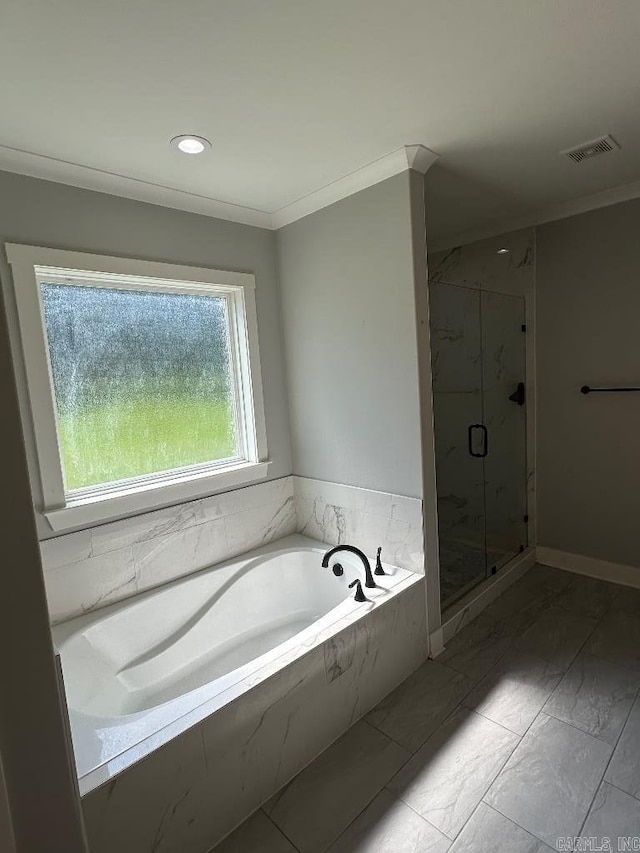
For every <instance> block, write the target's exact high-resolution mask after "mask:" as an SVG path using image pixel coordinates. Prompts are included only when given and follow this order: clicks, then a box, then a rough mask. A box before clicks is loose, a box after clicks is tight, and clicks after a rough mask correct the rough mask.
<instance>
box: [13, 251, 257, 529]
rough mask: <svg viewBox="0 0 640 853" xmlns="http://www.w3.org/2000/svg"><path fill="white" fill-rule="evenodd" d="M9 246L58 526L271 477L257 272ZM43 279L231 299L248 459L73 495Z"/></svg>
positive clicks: (50, 508) (49, 511) (42, 469)
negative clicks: (68, 489)
mask: <svg viewBox="0 0 640 853" xmlns="http://www.w3.org/2000/svg"><path fill="white" fill-rule="evenodd" d="M6 251H7V257H8V260H9V263H10V264H11V269H12V274H13V283H14V289H15V295H16V304H17V307H18V321H19V325H20V333H21V338H22V350H23V355H24V363H25V369H26V375H27V394H28V398H29V404H30V408H31V415H32V418H33V431H34V435H35V442H36V452H37V458H38V466H39V473H40V480H41V485H42V495H43V508H42V509H43V514H44V515H45V517H46V518H47V520H48V521H49V524H50V525H51V527H52V528H53V530H56V531H58V530H66V529H69V528H72V527H79V526H82V525H86V524H90V523H92V522H100V521H106V520H108V519H110V518H114V517H116V516H123V515H128V514H134V513H137V512H145V511H147V510H151V509H154V508H156V507H158V506H164V505H167V504H171V503H178V502H181V501H185V500H193V499H194V498H197V497H202V496H203V495H208V494H214V493H216V492H220V491H224V490H225V489H229V488H233V487H236V486H239V485H245V484H247V483H250V482H254V481H256V480H259V479H263V478H264V477H266V476H267V470H268V465H269V461H268V452H267V434H266V427H265V417H264V400H263V393H262V376H261V370H260V352H259V345H258V321H257V313H256V300H255V278H254V276H253V275H251V274H250V273H240V272H229V271H226V270H214V269H205V268H200V267H191V266H180V265H177V264H167V263H160V262H155V261H141V260H132V259H128V258H115V257H108V256H106V255H92V254H87V253H85V252H70V251H65V250H61V249H49V248H44V247H39V246H25V245H19V244H15V243H8V244H7V245H6ZM79 272H80V273H86V282H85V283H84V284H83V283H82V282H81V281H79V279H78V273H79ZM71 274H73V276H72V275H71ZM65 277H66V281H65ZM41 278H44V279H46V281H47V282H51V283H68V284H73V285H75V286H78V287H82V286H94V287H96V286H98V287H102V286H104V287H114V288H117V289H120V290H122V289H133V290H147V291H148V290H151V291H154V292H169V293H195V294H200V295H202V294H207V295H215V296H224V297H225V299H226V303H227V309H228V317H229V326H230V341H231V346H232V348H233V351H234V361H235V364H236V365H237V368H238V370H237V371H235V372H234V375H235V374H237V375H235V379H236V399H237V401H238V410H239V411H237V412H236V422H237V424H238V426H239V429H238V444H239V452H240V454H241V458H237V459H233V460H225V461H223V462H212V463H210V464H205V465H194V466H189V467H187V468H183V469H174V470H172V471H168V472H164V473H160V474H155V475H149V476H148V477H139V478H136V479H135V480H130V481H123V482H121V483H116V484H111V485H109V486H99V487H95V488H87V489H79V490H76V491H74V492H73V493H70V495H69V496H68V497H67V495H66V494H65V488H64V476H63V468H62V454H61V448H60V442H59V438H58V416H57V406H56V400H55V392H54V388H53V378H52V374H51V365H50V360H49V346H48V341H47V334H46V328H45V324H44V312H43V306H42V294H41V288H40V279H41Z"/></svg>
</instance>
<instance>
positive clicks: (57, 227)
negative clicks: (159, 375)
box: [0, 172, 291, 535]
mask: <svg viewBox="0 0 640 853" xmlns="http://www.w3.org/2000/svg"><path fill="white" fill-rule="evenodd" d="M5 242H14V243H30V244H34V245H40V246H50V247H53V248H60V249H71V250H77V251H85V252H95V253H99V254H110V255H119V256H124V257H131V258H142V259H148V260H154V261H166V262H170V263H179V264H192V265H195V266H203V267H215V268H219V269H228V270H239V271H244V272H252V273H254V274H255V276H256V300H257V308H258V324H259V337H260V356H261V363H262V378H263V385H264V397H265V414H266V422H267V435H268V440H269V458H270V459H271V460H272V465H271V467H270V469H269V477H270V478H272V479H273V478H277V477H282V476H285V475H288V474H290V473H291V449H290V443H289V425H288V411H287V409H288V407H287V395H286V384H285V376H284V369H283V354H282V332H281V321H280V306H279V298H278V282H277V257H276V237H275V234H274V233H273V232H271V231H266V230H264V229H260V228H253V227H250V226H246V225H238V224H235V223H232V222H225V221H222V220H218V219H211V218H209V217H205V216H198V215H196V214H192V213H184V212H182V211H177V210H171V209H169V208H165V207H159V206H155V205H150V204H144V203H142V202H137V201H131V200H129V199H124V198H117V197H116V196H110V195H105V194H102V193H96V192H91V191H89V190H82V189H77V188H75V187H69V186H66V185H63V184H56V183H50V182H47V181H41V180H37V179H35V178H27V177H24V176H22V175H14V174H11V173H8V172H0V243H1V244H4V243H5ZM0 278H1V279H2V285H3V289H4V293H5V298H6V300H7V304H8V313H9V323H10V333H11V335H12V337H14V336H15V335H16V334H17V332H16V329H17V324H16V317H15V305H14V297H13V289H12V287H11V286H10V272H9V267H8V265H7V262H6V257H5V254H4V251H2V252H1V253H0ZM17 349H19V348H16V347H14V352H15V351H16V350H17ZM17 369H18V382H19V386H20V388H21V390H22V391H23V393H22V394H21V397H22V402H23V404H24V380H23V371H22V365H21V364H18V365H17ZM2 397H4V389H3V388H0V398H2ZM23 409H24V405H23ZM26 441H27V452H28V457H29V465H30V470H31V474H32V486H33V490H34V500H35V504H36V507H37V508H39V507H40V505H41V498H40V494H39V492H40V484H39V480H38V477H37V476H36V475H35V471H36V466H35V464H34V443H33V436H32V433H31V430H30V429H28V428H27V432H26ZM39 527H40V533H41V535H46V533H47V527H48V526H47V525H46V522H44V520H43V519H39Z"/></svg>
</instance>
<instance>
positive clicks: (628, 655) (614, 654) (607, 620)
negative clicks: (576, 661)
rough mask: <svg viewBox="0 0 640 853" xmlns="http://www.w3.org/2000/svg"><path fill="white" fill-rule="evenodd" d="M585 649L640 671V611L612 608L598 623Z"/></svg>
mask: <svg viewBox="0 0 640 853" xmlns="http://www.w3.org/2000/svg"><path fill="white" fill-rule="evenodd" d="M584 650H585V651H586V652H588V653H589V654H591V655H595V656H596V657H600V658H606V659H607V660H610V661H613V663H619V664H622V665H623V666H628V667H632V668H633V669H634V670H635V671H636V672H640V612H637V613H636V612H633V613H627V612H626V611H617V610H610V611H609V612H608V613H607V614H606V615H605V616H604V618H603V619H602V621H601V622H599V623H598V625H597V627H596V629H595V631H594V632H593V634H592V635H591V636H590V637H589V640H588V641H587V644H586V645H585V647H584Z"/></svg>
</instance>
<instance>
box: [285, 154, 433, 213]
mask: <svg viewBox="0 0 640 853" xmlns="http://www.w3.org/2000/svg"><path fill="white" fill-rule="evenodd" d="M437 159H438V155H437V154H436V153H434V152H433V151H430V150H429V149H428V148H425V146H424V145H403V146H402V147H401V148H397V149H396V150H395V151H392V152H391V153H390V154H385V155H384V157H379V158H378V159H377V160H374V161H373V162H372V163H367V164H366V165H365V166H361V167H360V168H359V169H356V170H355V171H353V172H349V174H347V175H343V176H342V177H341V178H337V179H336V180H335V181H331V182H330V183H328V184H326V186H324V187H320V188H319V189H317V190H314V191H313V192H311V193H309V194H308V195H305V196H302V198H299V199H297V200H296V201H294V202H291V204H287V205H285V206H284V207H281V208H280V209H279V210H276V211H275V212H274V213H272V214H271V220H272V227H273V228H282V227H283V226H284V225H289V224H290V223H292V222H295V221H296V220H298V219H302V217H303V216H308V215H309V214H310V213H315V212H316V211H317V210H322V208H323V207H328V206H329V205H331V204H335V203H336V202H337V201H341V200H342V199H343V198H347V197H348V196H350V195H354V194H355V193H357V192H360V191H361V190H365V189H367V188H368V187H372V186H373V185H374V184H379V183H380V182H381V181H385V180H386V179H387V178H392V177H393V176H394V175H398V174H400V172H406V171H407V170H408V169H414V170H416V171H418V172H421V173H422V174H424V173H425V172H426V171H427V169H428V168H429V167H430V166H431V165H433V163H435V161H436V160H437Z"/></svg>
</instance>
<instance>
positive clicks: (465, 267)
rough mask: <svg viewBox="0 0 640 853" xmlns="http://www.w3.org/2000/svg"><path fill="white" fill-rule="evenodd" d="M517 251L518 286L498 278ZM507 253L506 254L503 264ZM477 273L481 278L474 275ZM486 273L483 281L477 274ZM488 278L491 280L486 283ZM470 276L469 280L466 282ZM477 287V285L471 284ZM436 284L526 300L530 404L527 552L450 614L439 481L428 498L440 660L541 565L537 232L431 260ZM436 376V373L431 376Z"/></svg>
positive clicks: (432, 604) (434, 641)
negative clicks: (525, 268) (457, 637)
mask: <svg viewBox="0 0 640 853" xmlns="http://www.w3.org/2000/svg"><path fill="white" fill-rule="evenodd" d="M504 246H513V247H514V248H513V249H512V250H511V252H512V255H511V258H505V259H506V260H509V261H510V262H511V263H512V265H513V267H514V268H515V267H516V266H517V265H518V261H517V259H518V258H520V261H521V263H523V264H524V263H525V261H524V259H527V261H528V262H529V265H530V266H531V274H530V276H528V277H526V278H525V277H523V276H520V280H519V281H518V282H516V284H515V286H514V282H513V280H511V279H510V278H509V276H508V275H502V276H501V275H500V274H497V273H496V270H499V267H498V264H499V263H500V261H499V260H496V259H497V258H498V259H500V258H501V254H500V253H499V251H498V250H499V249H501V248H503V247H504ZM505 254H506V253H502V258H504V255H505ZM474 270H475V272H476V275H475V277H474V276H473V275H472V271H474ZM478 270H480V271H481V273H482V274H481V275H478V274H477V271H478ZM483 275H484V276H485V278H484V280H483ZM463 276H466V277H467V279H468V280H465V279H464V278H462V277H463ZM469 282H471V284H470V283H469ZM432 283H440V284H452V285H458V286H462V287H470V286H471V287H474V288H475V289H477V290H479V291H481V292H483V291H486V292H493V293H500V294H504V295H511V296H513V295H517V296H521V297H523V298H524V313H525V325H526V332H525V369H526V377H525V404H526V415H525V419H526V427H525V429H526V441H525V445H526V472H525V473H526V515H527V522H526V529H527V547H526V548H525V550H524V551H523V552H522V553H520V554H517V555H515V556H514V557H513V558H512V559H511V560H510V561H509V562H508V563H506V564H505V565H504V566H502V567H500V568H499V569H498V570H497V572H496V573H495V574H493V575H490V576H488V577H487V578H486V579H485V580H483V581H481V582H480V583H478V584H477V585H476V586H474V587H473V588H472V589H471V590H470V591H468V592H467V593H466V594H464V595H463V596H461V597H460V598H459V599H458V600H456V601H455V602H454V603H453V604H452V605H451V607H450V608H448V609H447V610H444V611H443V610H442V607H441V602H440V549H439V541H438V536H437V535H435V536H434V535H433V532H435V531H438V509H437V500H438V493H437V479H436V478H434V483H433V488H432V490H431V494H425V504H424V512H425V529H426V530H427V531H432V535H431V536H427V542H426V584H427V609H428V619H429V623H428V624H429V639H430V649H431V653H430V654H431V657H437V655H438V654H439V653H440V652H441V651H442V649H443V648H444V645H445V644H446V642H447V641H448V640H449V639H451V637H452V636H453V635H454V634H455V633H456V632H457V631H458V630H459V629H460V628H461V627H462V626H463V625H465V624H466V623H467V622H468V621H469V620H470V619H472V618H474V617H475V616H476V615H477V614H478V613H479V612H480V611H481V610H483V609H484V608H485V607H486V606H487V605H488V604H489V603H490V602H491V601H492V600H493V599H494V598H496V597H497V596H498V595H499V594H500V593H501V592H503V591H504V589H506V588H507V587H508V586H509V585H511V583H513V582H515V580H517V579H518V578H519V577H520V576H521V575H522V574H524V573H525V572H526V571H527V570H528V569H529V568H530V567H531V566H532V565H533V563H534V562H535V544H536V541H537V526H536V490H535V479H536V460H535V453H536V442H535V426H536V415H535V412H536V370H535V327H536V310H535V232H534V229H527V230H525V231H520V232H513V233H512V234H506V235H501V236H500V237H496V238H489V239H487V240H483V241H480V242H477V243H472V244H468V245H465V246H463V247H459V248H456V249H452V250H447V251H443V252H439V253H437V254H435V255H430V256H429V275H428V285H427V288H429V287H430V286H431V284H432ZM428 334H429V345H428V347H427V348H428V350H429V355H431V330H430V327H429V333H428ZM429 374H430V371H429ZM431 415H432V418H433V384H432V397H431ZM429 443H430V444H431V446H430V447H427V446H425V448H424V452H425V453H431V454H432V455H433V460H434V466H435V443H434V439H433V429H432V430H431V435H430V437H429Z"/></svg>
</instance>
